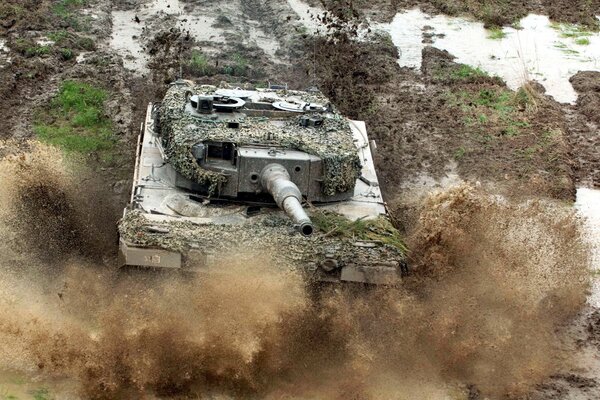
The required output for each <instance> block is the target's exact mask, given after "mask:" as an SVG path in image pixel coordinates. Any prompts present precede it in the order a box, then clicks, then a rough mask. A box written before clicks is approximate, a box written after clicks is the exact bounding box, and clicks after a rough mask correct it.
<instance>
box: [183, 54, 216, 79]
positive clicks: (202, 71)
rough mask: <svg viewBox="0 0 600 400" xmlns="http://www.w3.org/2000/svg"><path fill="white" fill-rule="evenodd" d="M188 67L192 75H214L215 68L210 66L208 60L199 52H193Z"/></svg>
mask: <svg viewBox="0 0 600 400" xmlns="http://www.w3.org/2000/svg"><path fill="white" fill-rule="evenodd" d="M188 66H189V67H190V69H191V70H192V73H194V74H197V75H212V74H214V68H213V67H212V65H210V64H209V61H208V58H207V57H206V55H204V53H202V52H201V51H199V50H192V55H191V57H190V61H189V62H188Z"/></svg>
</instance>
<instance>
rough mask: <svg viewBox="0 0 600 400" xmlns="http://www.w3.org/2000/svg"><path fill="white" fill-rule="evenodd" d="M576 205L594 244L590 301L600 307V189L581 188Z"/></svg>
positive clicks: (589, 237)
mask: <svg viewBox="0 0 600 400" xmlns="http://www.w3.org/2000/svg"><path fill="white" fill-rule="evenodd" d="M575 207H576V208H577V210H578V212H579V213H580V215H581V216H583V217H584V218H585V221H584V227H585V231H586V232H587V234H588V239H589V241H590V244H591V246H592V252H593V253H592V271H593V274H594V275H593V280H592V282H593V283H592V284H593V287H592V293H591V294H590V296H589V298H588V301H589V303H590V304H591V305H592V306H594V307H600V190H597V189H587V188H579V189H577V199H576V201H575Z"/></svg>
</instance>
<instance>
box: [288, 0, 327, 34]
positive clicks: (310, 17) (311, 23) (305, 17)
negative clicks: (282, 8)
mask: <svg viewBox="0 0 600 400" xmlns="http://www.w3.org/2000/svg"><path fill="white" fill-rule="evenodd" d="M287 3H288V5H289V6H290V7H291V8H292V10H294V12H295V13H296V14H297V15H298V18H299V22H300V23H301V24H302V25H303V26H304V27H305V28H306V29H307V30H308V31H309V32H315V31H317V30H318V29H319V27H321V23H320V22H319V21H317V19H316V17H317V15H319V14H322V13H323V12H324V10H323V9H322V8H317V7H311V6H309V5H308V4H306V3H305V2H303V1H302V0H287Z"/></svg>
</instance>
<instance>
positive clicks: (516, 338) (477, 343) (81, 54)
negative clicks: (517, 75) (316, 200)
mask: <svg viewBox="0 0 600 400" xmlns="http://www.w3.org/2000/svg"><path fill="white" fill-rule="evenodd" d="M17 3H22V4H19V5H23V6H24V7H25V9H26V10H28V11H31V12H30V13H14V12H13V11H14V9H11V10H12V11H10V12H8V13H0V17H2V18H0V25H1V26H2V28H1V29H2V30H1V32H2V36H3V37H2V40H3V39H4V38H6V39H7V40H6V43H7V48H8V49H9V50H8V51H7V52H4V53H6V54H5V55H6V56H7V57H10V58H11V63H3V58H1V57H0V78H1V79H2V82H3V84H2V85H1V86H0V99H1V100H0V135H2V137H10V138H13V139H18V140H17V141H16V142H14V141H11V142H2V144H1V145H0V159H1V160H2V161H1V165H0V167H1V169H0V183H2V185H0V186H1V188H0V200H1V201H0V239H1V240H0V250H1V253H2V255H3V256H2V258H1V260H0V268H2V274H0V304H2V307H0V309H1V313H0V339H1V341H2V343H3V345H2V346H0V370H2V371H3V372H1V373H0V389H3V388H7V389H6V390H5V391H6V393H5V394H6V396H8V395H12V394H17V395H18V397H19V398H21V397H23V398H28V397H31V398H34V396H35V393H38V392H36V391H35V390H42V392H39V393H47V397H50V398H57V399H58V398H61V399H117V398H119V399H127V398H131V399H137V398H220V399H223V398H256V399H275V398H278V399H279V398H322V399H348V398H352V399H373V400H387V399H390V398H398V399H403V398H405V399H414V398H464V399H467V398H469V399H476V398H490V399H503V398H514V399H542V398H544V399H546V398H556V399H558V398H563V397H564V396H566V395H567V394H569V395H570V394H572V393H573V391H575V392H576V393H577V395H578V396H579V397H577V398H581V399H584V398H589V399H593V398H598V397H599V396H600V394H598V385H597V382H596V381H595V379H594V374H595V373H596V372H597V370H594V369H593V368H592V366H593V365H594V364H593V362H591V361H590V362H588V361H589V360H588V359H594V357H596V358H597V351H598V350H597V349H598V334H597V333H598V332H597V331H598V315H597V311H594V310H590V309H589V306H586V305H585V304H584V303H585V299H586V298H585V294H586V290H588V287H589V280H590V273H589V271H588V267H589V252H588V247H587V245H586V244H585V242H584V241H582V240H581V235H582V233H581V231H580V228H579V227H580V226H581V223H580V221H579V220H578V218H577V217H576V216H575V215H574V213H573V211H572V210H571V207H570V206H569V205H568V203H567V202H564V200H572V199H573V197H574V192H575V184H574V180H577V179H580V181H581V182H584V181H585V182H589V181H590V177H593V176H595V175H593V173H594V172H593V171H595V169H594V168H595V167H593V168H588V167H579V166H578V165H580V164H577V163H576V162H575V161H574V160H575V159H576V158H577V157H578V156H580V157H581V158H582V159H583V158H584V156H583V154H587V153H585V152H582V151H580V148H587V149H588V150H590V151H591V152H592V153H590V154H592V155H591V156H590V157H591V158H590V157H588V158H586V159H592V160H596V161H597V159H598V158H597V155H594V154H593V150H594V148H595V147H597V146H595V147H594V146H593V145H589V144H584V142H585V141H586V140H587V141H588V142H589V139H590V138H593V136H591V135H592V132H594V130H593V129H594V128H591V127H592V126H593V125H591V124H594V123H597V121H596V122H594V120H592V118H594V114H593V113H590V111H589V110H591V108H590V107H592V108H593V104H595V103H593V101H594V100H593V99H594V97H593V96H595V94H594V93H595V92H597V90H596V89H597V88H595V86H593V82H595V79H596V78H595V77H593V76H588V75H587V74H583V75H581V76H578V77H576V78H574V80H573V82H572V83H573V86H574V87H575V89H576V90H578V91H579V93H580V103H579V104H578V105H576V106H574V107H568V109H569V110H572V114H569V112H567V111H565V110H566V109H565V108H564V107H561V106H559V105H558V104H557V103H555V102H554V101H553V100H552V99H550V98H548V97H546V96H544V94H543V93H542V91H541V90H538V89H539V88H537V87H536V86H535V85H532V87H531V92H530V95H531V96H533V98H534V99H535V104H536V108H535V109H528V110H525V108H523V109H522V110H521V109H519V111H518V112H519V113H522V114H519V118H520V117H521V116H523V117H526V118H527V121H528V123H529V124H530V125H531V126H530V127H525V128H524V132H525V134H523V135H521V136H520V137H519V138H517V139H510V140H504V139H503V138H504V136H505V135H503V134H502V131H503V129H504V125H503V124H502V121H498V120H494V119H492V120H491V122H489V124H487V125H486V126H485V130H486V131H488V132H490V133H491V137H493V138H494V139H493V140H492V141H485V140H488V139H486V138H485V135H484V136H483V137H482V136H481V135H479V136H477V135H473V126H472V125H469V124H467V123H466V118H468V117H470V115H463V114H462V112H463V108H462V107H461V106H460V105H456V104H455V103H453V100H452V98H451V97H449V96H450V95H451V94H452V93H457V92H465V93H470V94H478V93H480V92H482V91H483V92H485V93H488V92H490V93H491V92H494V93H495V92H502V91H504V90H508V89H507V88H506V86H505V85H504V83H502V82H500V81H499V80H497V79H492V78H487V77H486V78H482V77H474V78H473V77H471V78H469V79H467V80H461V81H456V80H453V79H450V78H449V76H452V75H451V72H452V71H456V70H458V69H460V68H461V66H460V65H459V64H458V63H456V62H455V60H454V59H453V57H452V55H451V54H448V53H443V52H441V51H439V50H435V49H433V48H426V49H425V50H424V52H423V63H422V67H421V71H414V70H409V69H405V68H401V67H400V66H399V65H398V63H397V59H398V51H397V49H396V47H395V46H394V45H393V43H391V42H390V41H389V40H387V38H385V37H381V36H377V34H375V33H374V32H371V33H369V34H373V36H369V39H368V40H366V41H363V42H360V41H354V40H345V39H344V36H343V35H341V36H335V38H336V41H335V42H332V41H330V40H327V38H320V39H319V38H316V39H315V38H310V37H308V36H307V31H306V30H307V29H308V28H306V26H307V25H310V26H312V22H310V23H308V22H307V21H308V20H307V19H306V18H304V19H303V18H301V17H299V16H297V15H296V14H295V12H294V10H295V9H296V8H298V6H299V5H298V4H296V3H298V2H265V1H240V2H239V4H238V3H236V4H237V5H239V7H235V9H227V7H226V8H225V9H224V10H217V9H216V8H215V6H214V5H213V4H204V3H202V4H200V3H198V2H185V1H181V2H176V3H177V4H178V7H179V8H181V9H182V11H183V13H184V14H185V13H188V14H194V15H196V16H204V15H213V16H215V15H216V17H217V19H216V20H214V21H212V20H211V24H210V25H211V27H212V28H214V29H212V30H214V31H216V32H219V35H218V36H219V38H222V39H223V40H224V42H221V41H220V40H221V39H219V40H218V41H217V40H215V41H211V38H210V37H208V38H203V37H200V36H198V35H193V34H190V32H193V29H191V28H190V27H189V26H188V25H189V22H188V21H186V22H183V19H185V18H184V16H185V15H179V14H178V13H174V12H172V10H169V9H166V10H162V12H156V13H149V12H147V11H148V9H147V7H148V5H149V4H150V3H152V2H145V3H143V4H140V3H139V2H133V1H115V2H109V1H100V2H97V3H96V4H95V5H91V6H90V7H87V8H84V10H83V11H82V12H85V13H86V14H85V15H89V16H90V21H91V26H90V28H89V31H87V32H85V33H81V35H83V36H89V37H91V38H93V39H94V40H95V41H96V44H95V47H94V49H93V50H86V49H79V48H77V49H75V51H76V57H75V58H74V59H71V60H62V59H61V58H60V55H59V54H58V53H52V54H45V55H42V56H34V57H29V56H26V55H25V54H24V53H19V52H18V51H17V50H16V47H17V46H15V42H16V41H17V39H18V38H19V37H20V36H23V37H31V39H32V40H37V39H40V38H42V37H43V36H44V35H45V33H47V32H49V31H53V30H54V26H55V25H53V24H54V21H52V20H48V19H47V18H43V17H42V16H40V15H41V14H40V13H42V14H43V13H46V14H48V15H50V14H51V13H48V12H47V11H48V10H49V9H50V7H51V5H52V4H54V3H53V2H50V1H46V0H45V1H43V2H41V3H42V5H41V6H40V5H39V4H38V3H39V2H15V1H10V0H9V1H8V2H7V4H9V5H15V4H17ZM158 3H160V4H163V5H164V6H165V7H166V6H167V5H169V4H171V3H173V4H174V3H175V2H172V1H163V2H160V1H159V2H158ZM292 3H294V4H292ZM317 3H318V2H316V1H314V2H313V4H312V5H313V6H317V5H318V4H317ZM544 4H545V3H544ZM578 4H579V3H577V2H574V3H569V4H567V3H564V2H563V3H561V5H560V6H556V7H555V8H557V9H560V8H569V10H571V9H573V10H575V9H576V8H577V7H579V5H578ZM589 4H591V5H592V6H593V4H592V3H589ZM292 5H293V6H295V7H296V8H294V7H292ZM404 5H406V6H408V5H409V4H404V2H392V3H390V4H388V3H386V4H384V5H383V6H381V2H377V1H376V2H370V3H369V4H367V3H364V4H362V6H364V9H362V10H360V12H358V13H357V14H356V15H358V16H359V17H360V18H362V17H364V16H365V15H366V16H369V13H370V12H371V10H375V9H376V8H377V10H375V11H376V12H375V13H372V15H373V16H374V17H376V18H379V17H380V16H382V15H389V18H391V16H393V13H395V11H396V10H397V9H398V8H399V7H403V6H404ZM414 5H415V4H413V3H410V6H414ZM421 5H422V6H423V7H424V8H425V9H431V10H436V11H437V12H440V11H441V12H447V13H453V14H455V13H463V12H467V13H471V14H475V15H476V16H478V18H482V17H481V16H480V15H479V14H477V13H478V11H477V10H475V9H473V10H472V9H465V7H467V8H468V7H470V5H464V4H463V5H458V4H455V8H454V9H450V8H444V7H445V6H443V5H442V3H440V2H436V3H431V4H430V3H422V4H421ZM300 6H302V7H300V8H301V9H303V10H304V8H303V7H304V5H303V4H300ZM321 6H324V7H329V8H332V7H330V5H329V6H328V3H327V2H326V3H325V4H324V5H323V4H321ZM539 7H548V5H547V4H545V5H542V6H539V5H538V6H523V7H521V6H518V7H515V8H514V10H513V11H514V12H513V11H511V13H509V14H506V15H503V16H502V18H508V19H509V20H511V19H512V18H513V15H514V16H515V18H516V16H517V15H519V16H520V15H522V13H525V12H526V11H525V10H530V9H532V10H536V11H537V10H538V8H539ZM166 8H168V7H166ZM307 9H308V8H307ZM544 9H547V8H544ZM0 11H2V10H0ZM159 11H160V10H159ZM332 11H333V12H334V14H335V12H336V10H335V9H334V10H332ZM339 11H343V9H337V12H339ZM115 12H119V13H123V14H122V15H121V16H122V17H123V18H124V24H125V25H127V26H128V27H130V28H131V27H134V28H135V29H138V30H139V31H140V32H138V34H139V36H137V34H135V36H137V37H136V38H133V35H131V36H130V37H129V38H127V39H128V40H129V39H131V40H132V42H133V43H135V44H136V45H140V49H141V50H140V51H141V55H143V57H142V58H143V59H144V63H145V65H146V67H147V68H148V69H147V73H146V74H141V73H140V72H143V71H142V70H143V68H142V69H140V70H139V71H138V70H135V69H134V70H128V67H127V66H128V62H130V61H136V60H135V57H136V56H137V55H136V54H130V55H129V56H128V55H127V54H125V53H122V52H121V53H120V54H118V52H117V51H116V50H115V48H114V47H111V44H110V42H111V35H112V34H113V33H114V32H115V29H114V26H113V27H112V30H111V26H110V25H111V24H114V23H115V19H114V13H115ZM211 13H212V14H211ZM382 13H383V14H382ZM151 14H152V15H151ZM220 14H222V15H220ZM136 15H137V16H138V18H140V22H139V23H138V22H136V21H135V16H136ZM353 15H354V14H353ZM523 15H524V14H523ZM563 15H564V17H554V18H558V19H561V20H564V19H567V20H569V19H570V18H571V16H570V15H571V14H570V13H565V14H563ZM573 15H581V14H580V13H579V14H573ZM92 16H94V17H92ZM221 16H222V17H225V18H218V17H221ZM552 16H553V15H551V17H552ZM38 17H39V18H38ZM385 18H387V17H385ZM573 18H574V19H575V18H579V17H575V16H573ZM13 19H14V22H13ZM246 21H248V23H246ZM311 21H312V20H311ZM324 21H325V22H327V21H329V22H335V20H327V19H325V20H324ZM490 21H491V22H493V23H508V22H504V21H505V20H504V19H503V20H502V21H500V20H497V19H495V18H492V19H491V20H490ZM507 21H508V20H507ZM582 21H583V20H579V21H578V22H582ZM583 22H585V21H583ZM61 23H63V22H61ZM186 24H188V25H186ZM200 25H202V24H200ZM205 25H208V23H206V24H205ZM205 25H202V26H201V27H200V28H206V26H205ZM213 25H214V26H213ZM64 28H65V29H67V30H71V29H74V28H73V27H71V26H69V25H67V26H65V27H64ZM200 28H198V29H200ZM126 32H129V31H127V30H126ZM136 32H137V31H136ZM307 38H308V40H307ZM213 39H214V38H213ZM274 43H275V44H274ZM0 47H1V46H0ZM194 51H200V52H202V54H204V55H205V56H206V65H202V67H203V68H200V69H198V68H192V66H191V65H190V64H189V63H188V60H189V59H190V58H191V56H192V54H193V52H194ZM235 54H237V55H238V56H236V57H237V58H232V57H231V56H232V55H235ZM240 57H242V59H243V60H245V61H246V63H240ZM124 58H125V60H124ZM236 63H237V64H236ZM236 65H237V67H238V68H240V67H241V66H243V67H244V68H243V69H238V72H236V73H231V71H232V70H230V69H225V67H235V66H236ZM196 67H197V66H196ZM204 67H206V68H204ZM182 71H183V73H184V76H185V77H186V78H190V79H201V80H204V81H209V82H212V83H219V82H220V81H222V80H225V81H228V82H231V83H232V84H237V83H240V84H243V83H245V82H248V83H250V84H253V85H255V84H258V83H262V84H264V83H265V82H264V81H265V80H266V79H267V78H268V77H271V78H272V79H274V80H278V81H281V82H288V83H290V85H291V87H298V88H305V87H306V86H309V85H311V84H313V83H318V84H319V87H320V88H321V90H322V91H323V92H324V93H325V94H326V95H328V96H329V97H330V98H331V99H332V100H333V101H334V103H335V105H336V106H337V107H339V108H340V109H341V110H342V111H343V112H344V113H345V114H346V115H348V116H349V117H352V118H357V119H363V120H365V121H366V122H367V127H368V130H369V133H370V135H371V136H372V138H373V139H376V140H377V142H378V145H379V148H378V152H377V155H376V162H377V167H378V170H379V175H380V179H381V182H382V185H383V188H384V189H385V195H386V199H387V200H388V201H389V205H390V211H391V212H392V216H393V217H394V219H395V221H396V223H397V224H398V225H399V227H400V228H402V230H403V231H404V233H405V234H406V236H407V240H408V242H409V244H410V247H411V265H412V266H413V273H412V275H411V276H410V277H409V278H408V279H407V280H406V281H405V283H404V284H403V285H402V287H400V288H386V289H372V288H363V287H361V288H331V287H319V288H313V287H306V285H305V282H304V281H303V280H302V279H301V277H300V276H298V275H297V274H295V273H294V272H293V271H290V270H289V268H287V266H285V265H274V263H273V262H272V261H271V260H270V258H269V254H268V252H267V254H256V252H252V251H251V250H248V249H244V248H239V249H235V251H232V254H231V255H229V256H227V257H224V259H223V262H222V270H223V272H222V273H220V274H217V275H212V276H189V275H179V274H170V273H156V272H150V271H145V270H125V271H117V270H115V260H114V257H115V251H116V237H115V234H116V230H114V227H115V222H116V219H117V218H118V217H119V215H120V210H121V209H122V207H123V206H124V205H125V204H126V201H127V197H128V193H127V189H126V188H127V187H128V182H127V180H128V179H129V173H130V171H131V169H132V165H131V162H132V160H131V159H127V158H124V159H122V160H120V161H119V162H117V163H115V164H114V165H112V166H110V167H108V168H105V167H100V166H99V165H98V164H97V160H94V158H93V156H91V157H90V158H87V159H85V161H80V162H76V163H72V162H71V161H70V160H68V159H65V158H64V157H63V155H62V154H60V153H59V152H57V151H56V150H55V149H51V148H47V147H45V146H42V145H39V144H32V143H30V142H25V141H23V138H30V137H33V136H34V135H33V128H32V125H33V123H34V121H35V113H33V112H32V110H38V109H40V108H42V109H43V107H44V105H45V104H47V103H48V101H49V100H50V99H51V98H52V96H53V94H54V93H56V90H57V88H58V86H59V85H60V83H61V82H62V81H63V80H65V79H80V80H83V81H86V82H93V83H95V84H98V85H100V86H102V87H104V88H108V89H110V92H111V96H110V100H109V101H108V103H107V105H106V110H105V111H106V113H107V115H110V116H111V117H112V119H113V122H114V123H115V130H116V131H117V133H118V137H119V138H120V142H119V143H120V145H122V147H123V148H124V149H125V150H129V149H130V150H131V153H132V154H133V147H134V145H135V137H136V135H137V132H138V130H139V122H140V121H141V120H142V119H143V115H144V113H145V111H146V106H147V104H148V102H149V101H155V100H157V99H159V98H160V97H161V95H162V93H163V92H164V90H165V89H166V83H168V82H170V81H172V80H173V79H175V78H176V77H178V76H180V75H181V72H182ZM440 71H442V72H444V74H440V73H439V72H440ZM446 72H448V74H446ZM588 97H589V98H590V99H592V100H586V99H588ZM590 101H591V102H590ZM467 105H468V104H467ZM586 110H588V111H586ZM478 111H480V109H478ZM586 118H587V119H586ZM578 124H580V125H578ZM581 124H583V125H581ZM546 130H560V131H561V132H566V133H565V135H569V136H568V137H567V138H566V139H565V138H564V137H563V136H562V135H561V136H560V137H559V138H560V139H561V140H557V141H556V142H552V143H551V145H549V146H548V147H544V148H543V149H541V150H540V151H538V149H536V150H535V151H534V152H531V151H527V152H525V153H523V151H525V150H527V149H530V148H532V147H534V146H536V145H537V144H538V142H537V141H536V140H537V138H536V136H535V134H534V133H535V132H539V131H546ZM571 132H575V133H576V134H577V135H579V136H577V137H582V138H583V139H585V140H583V139H582V140H581V141H578V140H575V141H573V140H571V139H569V137H575V136H574V135H571ZM586 135H587V136H586ZM562 139H565V141H566V142H564V143H563V141H562ZM567 139H568V140H567ZM588 142H585V143H588ZM498 143H501V144H498ZM544 143H546V142H544ZM461 149H462V150H464V151H461ZM585 157H587V156H585ZM594 162H595V161H594ZM82 164H86V167H85V168H82V167H81V165H82ZM532 165H535V166H536V168H535V169H533V170H532V169H531V166H532ZM581 165H583V164H581ZM586 165H590V164H589V163H588V164H586ZM586 179H587V180H586ZM594 179H596V178H592V181H594ZM463 181H468V182H470V183H469V184H464V185H462V186H460V183H461V182H463ZM450 183H452V184H459V186H458V187H457V188H454V189H448V186H450ZM434 186H436V187H441V188H443V189H444V190H442V191H441V192H438V193H435V194H431V192H432V189H433V187H434ZM123 188H125V189H123ZM499 194H501V196H500V195H499ZM532 197H533V198H534V199H537V200H531V198H532ZM555 199H560V200H563V202H561V201H559V202H556V201H555ZM270 250H271V251H285V249H270ZM315 293H318V295H315ZM586 363H587V364H586ZM595 371H596V372H595ZM4 382H7V383H4ZM44 391H45V392H44ZM0 394H2V395H4V392H0Z"/></svg>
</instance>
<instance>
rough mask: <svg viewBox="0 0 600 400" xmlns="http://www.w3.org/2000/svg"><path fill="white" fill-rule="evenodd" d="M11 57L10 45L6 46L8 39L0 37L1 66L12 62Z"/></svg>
mask: <svg viewBox="0 0 600 400" xmlns="http://www.w3.org/2000/svg"><path fill="white" fill-rule="evenodd" d="M10 61H11V59H10V57H8V47H6V40H4V39H0V68H2V67H4V66H5V64H10Z"/></svg>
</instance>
